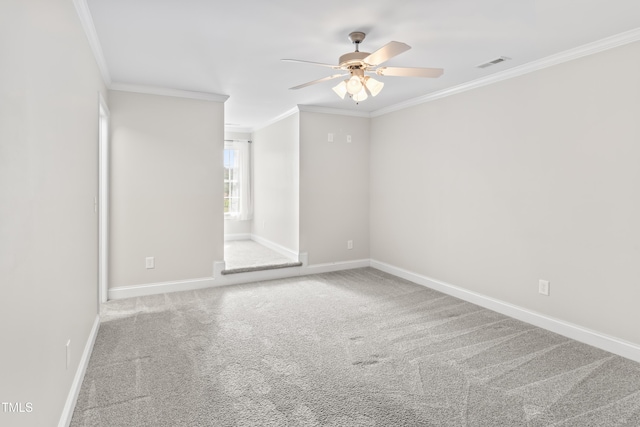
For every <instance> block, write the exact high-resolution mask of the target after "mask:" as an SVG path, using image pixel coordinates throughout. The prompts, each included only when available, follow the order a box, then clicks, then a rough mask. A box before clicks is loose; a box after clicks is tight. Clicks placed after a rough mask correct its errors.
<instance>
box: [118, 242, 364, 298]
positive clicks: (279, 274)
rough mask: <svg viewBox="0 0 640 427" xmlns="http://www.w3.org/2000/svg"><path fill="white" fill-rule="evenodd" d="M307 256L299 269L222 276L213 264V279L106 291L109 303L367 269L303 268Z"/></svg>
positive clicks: (360, 263) (339, 265) (344, 265)
mask: <svg viewBox="0 0 640 427" xmlns="http://www.w3.org/2000/svg"><path fill="white" fill-rule="evenodd" d="M307 259H308V255H307V253H300V254H299V255H297V256H296V261H298V260H299V262H301V263H302V266H300V267H287V268H276V269H271V270H259V271H250V272H247V273H236V274H226V275H225V274H222V271H223V270H224V268H225V262H224V261H215V262H214V263H213V276H212V277H203V278H199V279H191V280H179V281H175V282H161V283H149V284H144V285H134V286H120V287H117V288H111V289H109V299H110V300H112V299H123V298H135V297H140V296H145V295H156V294H163V293H167V292H178V291H192V290H196V289H204V288H211V287H218V286H227V285H236V284H241V283H251V282H262V281H265V280H275V279H285V278H288V277H296V276H306V275H309V274H318V273H328V272H331V271H339V270H347V269H352V268H361V267H368V266H369V260H368V259H365V260H356V261H341V262H334V263H327V264H316V265H307Z"/></svg>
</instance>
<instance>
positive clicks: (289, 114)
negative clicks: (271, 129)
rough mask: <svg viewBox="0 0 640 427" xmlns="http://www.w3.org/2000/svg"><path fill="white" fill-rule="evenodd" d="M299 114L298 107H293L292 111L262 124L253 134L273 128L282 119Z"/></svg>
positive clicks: (253, 130) (253, 129)
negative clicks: (268, 127) (269, 127)
mask: <svg viewBox="0 0 640 427" xmlns="http://www.w3.org/2000/svg"><path fill="white" fill-rule="evenodd" d="M297 112H299V110H298V107H293V108H292V109H290V110H287V111H285V112H284V113H282V114H280V115H277V116H275V117H274V118H272V119H271V120H267V121H266V122H264V123H262V124H261V125H260V126H256V127H254V128H252V129H251V132H256V131H259V130H261V129H264V128H266V127H267V126H271V125H272V124H274V123H276V122H279V121H280V120H282V119H286V118H287V117H289V116H292V115H294V114H296V113H297Z"/></svg>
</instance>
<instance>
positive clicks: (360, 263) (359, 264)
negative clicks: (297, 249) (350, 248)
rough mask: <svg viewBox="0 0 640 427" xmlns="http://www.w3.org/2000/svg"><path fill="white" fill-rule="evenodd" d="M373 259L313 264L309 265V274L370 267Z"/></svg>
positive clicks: (307, 270) (307, 269)
mask: <svg viewBox="0 0 640 427" xmlns="http://www.w3.org/2000/svg"><path fill="white" fill-rule="evenodd" d="M370 265H371V260H369V259H357V260H353V261H338V262H328V263H325V264H311V265H309V266H307V268H306V272H307V274H319V273H329V272H332V271H342V270H351V269H354V268H363V267H370Z"/></svg>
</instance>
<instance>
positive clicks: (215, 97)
mask: <svg viewBox="0 0 640 427" xmlns="http://www.w3.org/2000/svg"><path fill="white" fill-rule="evenodd" d="M109 89H111V90H117V91H121V92H135V93H145V94H148V95H159V96H173V97H175V98H187V99H199V100H201V101H212V102H225V101H226V100H227V99H229V95H220V94H217V93H208V92H194V91H190V90H179V89H169V88H164V87H156V86H143V85H132V84H127V83H112V84H111V85H110V86H109Z"/></svg>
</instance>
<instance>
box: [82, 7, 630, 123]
mask: <svg viewBox="0 0 640 427" xmlns="http://www.w3.org/2000/svg"><path fill="white" fill-rule="evenodd" d="M87 4H88V6H89V9H90V12H91V15H92V17H93V22H94V25H95V29H96V33H97V36H98V39H99V43H100V45H101V47H102V51H103V54H104V59H105V61H106V64H107V68H108V72H109V74H110V77H111V81H112V82H114V83H125V84H133V85H147V86H155V87H161V88H169V89H179V90H188V91H196V92H206V93H213V94H221V95H229V96H230V98H229V99H228V100H227V101H226V103H225V121H226V122H227V124H228V125H230V126H231V127H233V126H238V127H242V128H259V127H260V126H261V125H263V124H264V123H267V122H269V121H270V120H272V119H273V118H275V117H277V116H279V115H280V114H283V113H285V112H287V111H289V110H291V109H292V108H293V107H295V106H296V105H299V104H300V105H314V106H320V107H329V108H338V109H343V110H344V109H348V110H357V111H361V112H374V111H376V110H380V109H382V108H386V107H389V106H392V105H395V104H398V103H401V102H404V101H407V100H410V99H412V98H416V97H420V96H424V95H427V94H430V93H434V92H437V91H442V90H444V89H447V88H451V87H453V86H456V85H460V84H463V83H465V82H470V81H474V80H477V79H479V78H482V77H485V76H487V75H489V74H492V73H499V72H504V71H505V70H507V69H509V68H512V67H517V66H519V65H523V64H527V63H530V62H532V61H536V60H539V59H541V58H545V57H548V56H550V55H553V54H557V53H559V52H563V51H566V50H569V49H572V48H575V47H578V46H582V45H585V44H587V43H592V42H595V41H598V40H601V39H603V38H606V37H610V36H614V35H617V34H620V33H623V32H625V31H630V30H634V29H637V28H638V27H640V1H639V0H393V1H389V0H369V1H366V2H365V1H358V0H354V1H350V2H347V1H344V0H324V1H313V2H311V1H302V0H269V1H265V0H245V1H243V0H236V1H229V0H227V1H220V0H87ZM352 31H364V32H365V33H367V37H366V39H365V41H364V42H363V43H362V45H361V51H367V52H373V51H374V50H376V49H378V48H379V47H381V46H383V45H384V44H385V43H387V42H389V41H391V40H396V41H401V42H405V43H407V44H409V45H410V46H411V47H412V49H411V50H409V51H408V52H405V53H403V54H401V55H399V56H397V57H395V58H393V59H391V60H390V61H388V62H387V63H385V65H389V66H407V67H439V68H444V69H445V73H444V75H443V76H442V77H440V78H438V79H421V78H410V77H382V78H380V80H382V81H383V82H384V83H385V87H384V89H383V91H382V92H381V93H380V94H379V95H378V96H377V97H376V98H371V97H369V99H368V100H366V101H364V102H362V103H360V104H359V105H356V104H355V103H354V102H353V101H352V100H350V99H348V98H347V99H345V100H342V99H340V98H338V97H337V96H336V95H335V93H334V92H333V91H332V90H331V88H332V87H333V86H334V85H335V84H336V82H337V81H329V82H324V83H320V84H317V85H314V86H310V87H307V88H304V89H300V90H297V91H294V90H289V89H288V88H289V87H292V86H295V85H298V84H301V83H305V82H307V81H311V80H315V79H318V78H322V77H325V76H328V75H330V74H333V73H335V71H334V70H331V69H329V68H324V67H317V66H312V65H308V64H299V63H287V62H282V61H280V59H283V58H295V59H301V60H308V61H316V62H323V63H330V64H337V62H338V57H339V56H340V55H342V54H344V53H347V52H351V51H353V45H352V44H351V43H350V41H349V40H348V38H347V35H348V34H349V33H350V32H352ZM500 56H507V57H509V58H512V59H511V60H510V61H507V62H504V63H502V64H499V65H495V66H492V67H489V68H486V69H478V68H476V66H477V65H478V64H481V63H484V62H487V61H490V60H493V59H495V58H497V57H500ZM612 78H615V76H612Z"/></svg>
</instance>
